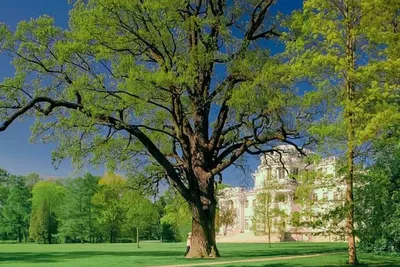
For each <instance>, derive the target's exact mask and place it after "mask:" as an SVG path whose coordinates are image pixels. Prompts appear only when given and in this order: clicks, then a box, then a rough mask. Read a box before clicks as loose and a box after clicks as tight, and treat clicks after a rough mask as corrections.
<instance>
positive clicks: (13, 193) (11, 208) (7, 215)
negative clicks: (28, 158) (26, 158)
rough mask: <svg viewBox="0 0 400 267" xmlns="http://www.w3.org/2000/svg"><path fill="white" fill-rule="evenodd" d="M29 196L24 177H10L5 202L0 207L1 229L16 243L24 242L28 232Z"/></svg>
mask: <svg viewBox="0 0 400 267" xmlns="http://www.w3.org/2000/svg"><path fill="white" fill-rule="evenodd" d="M30 198H31V194H30V192H29V189H28V187H27V186H26V185H25V177H23V176H11V182H10V188H9V193H8V197H7V200H6V202H5V204H4V206H3V207H2V220H1V223H2V224H3V227H6V228H7V232H8V233H9V234H11V236H14V237H16V239H17V241H18V242H22V240H26V238H27V236H28V230H29V217H30V213H31V202H30Z"/></svg>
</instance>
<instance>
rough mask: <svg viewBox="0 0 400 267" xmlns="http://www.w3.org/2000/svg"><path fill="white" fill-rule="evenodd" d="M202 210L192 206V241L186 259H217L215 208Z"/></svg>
mask: <svg viewBox="0 0 400 267" xmlns="http://www.w3.org/2000/svg"><path fill="white" fill-rule="evenodd" d="M211 206H212V205H210V208H209V209H203V207H199V206H197V205H192V207H191V209H192V239H191V246H190V251H189V253H188V254H187V255H186V258H216V257H219V256H220V254H219V251H218V249H217V245H216V241H215V206H213V207H211Z"/></svg>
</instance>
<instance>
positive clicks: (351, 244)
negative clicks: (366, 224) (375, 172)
mask: <svg viewBox="0 0 400 267" xmlns="http://www.w3.org/2000/svg"><path fill="white" fill-rule="evenodd" d="M349 150H350V147H349ZM353 153H354V152H353V151H349V154H348V165H349V170H348V174H347V179H346V206H347V216H346V235H347V243H348V250H349V264H357V254H356V241H355V235H354V197H353V176H354V167H353V165H354V162H353Z"/></svg>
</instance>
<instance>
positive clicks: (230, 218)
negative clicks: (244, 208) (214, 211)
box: [218, 205, 237, 235]
mask: <svg viewBox="0 0 400 267" xmlns="http://www.w3.org/2000/svg"><path fill="white" fill-rule="evenodd" d="M218 211H219V212H218V215H219V224H220V225H221V226H222V227H223V229H224V235H226V231H227V229H228V227H229V226H233V225H234V224H235V221H236V218H237V214H236V209H234V208H233V207H230V206H229V205H222V206H219V209H218Z"/></svg>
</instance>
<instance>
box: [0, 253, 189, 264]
mask: <svg viewBox="0 0 400 267" xmlns="http://www.w3.org/2000/svg"><path fill="white" fill-rule="evenodd" d="M97 256H113V257H156V258H157V257H179V256H181V257H182V252H179V251H121V252H114V251H71V252H53V251H50V252H37V253H36V252H8V253H1V252H0V263H1V262H24V263H56V262H62V261H65V260H69V259H83V258H91V257H97Z"/></svg>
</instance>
